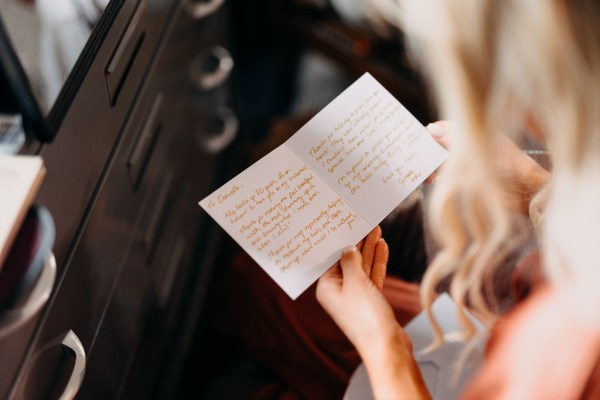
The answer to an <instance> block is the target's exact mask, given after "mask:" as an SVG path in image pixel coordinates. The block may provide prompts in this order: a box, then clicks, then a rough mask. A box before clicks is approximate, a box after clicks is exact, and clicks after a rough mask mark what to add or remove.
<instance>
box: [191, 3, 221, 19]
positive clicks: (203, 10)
mask: <svg viewBox="0 0 600 400" xmlns="http://www.w3.org/2000/svg"><path fill="white" fill-rule="evenodd" d="M223 3H225V0H210V1H204V2H201V1H193V0H187V2H186V4H185V10H186V12H187V13H188V15H189V16H190V17H192V18H194V19H202V18H205V17H207V16H209V15H211V14H213V13H214V12H215V11H217V10H218V9H219V8H221V6H222V5H223Z"/></svg>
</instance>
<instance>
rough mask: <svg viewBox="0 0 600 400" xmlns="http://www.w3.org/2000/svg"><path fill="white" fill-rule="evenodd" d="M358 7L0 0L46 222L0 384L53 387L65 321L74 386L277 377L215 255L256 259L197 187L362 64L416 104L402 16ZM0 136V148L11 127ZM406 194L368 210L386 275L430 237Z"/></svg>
mask: <svg viewBox="0 0 600 400" xmlns="http://www.w3.org/2000/svg"><path fill="white" fill-rule="evenodd" d="M373 10H374V8H373V6H372V5H370V4H369V2H368V1H360V0H255V1H244V0H0V16H1V22H2V25H0V28H2V29H1V30H0V56H1V63H0V66H1V67H2V70H1V71H0V72H1V74H0V78H1V80H0V114H1V115H0V117H2V118H4V119H6V120H7V121H9V120H10V121H13V122H14V121H16V120H15V119H11V118H12V117H14V116H15V115H19V116H20V117H22V118H21V119H19V120H18V121H22V126H20V127H19V129H18V132H20V133H19V134H20V135H21V136H22V137H21V139H20V141H19V140H17V141H16V142H18V143H19V145H18V149H17V150H16V153H18V154H21V155H41V156H42V157H43V159H44V163H45V165H46V170H47V173H46V176H45V178H44V183H43V185H42V187H41V189H40V191H39V193H38V194H37V196H36V197H35V203H36V204H39V205H42V206H44V207H45V208H47V209H48V210H49V212H50V214H51V215H52V217H53V220H54V223H55V225H56V232H57V234H56V239H55V242H54V246H53V253H54V255H55V256H56V263H57V271H56V283H55V284H54V285H53V286H52V287H51V288H50V290H51V295H50V297H49V300H48V301H47V302H45V303H44V304H42V305H41V306H40V308H39V309H37V310H36V311H35V313H31V315H28V316H27V318H24V319H23V323H22V326H21V325H19V328H18V329H16V328H15V329H13V330H11V333H10V334H7V335H5V336H2V335H0V377H2V378H0V397H2V398H3V397H13V396H15V397H19V395H23V394H25V395H24V397H26V398H52V397H58V396H59V394H60V393H63V392H64V387H65V386H67V387H68V385H70V384H72V381H73V379H72V378H70V377H72V376H74V375H73V374H71V373H70V371H71V370H73V369H74V368H75V369H76V367H77V365H78V364H77V362H76V361H77V360H78V357H80V356H77V355H76V354H75V356H74V355H73V351H63V350H61V351H54V350H52V349H53V348H54V347H56V346H58V347H60V343H61V340H62V338H63V337H64V336H65V333H66V332H67V331H73V332H74V333H75V334H76V335H77V337H78V340H79V341H80V342H81V343H80V344H81V347H82V348H83V350H84V352H85V356H84V358H85V359H86V361H87V364H86V367H85V374H83V372H82V373H81V374H82V376H83V383H81V382H79V383H80V385H81V386H80V388H79V392H77V391H76V390H75V392H77V393H78V395H77V396H78V397H79V398H103V399H106V398H186V397H187V396H188V395H189V393H194V396H193V397H194V398H249V397H251V395H252V393H254V392H255V391H256V390H257V389H260V387H261V386H263V385H266V384H268V383H270V382H274V381H277V380H278V377H277V374H276V373H275V372H274V371H270V370H268V369H265V368H264V367H263V366H262V365H261V363H260V362H258V361H257V360H256V359H255V358H254V357H253V356H252V355H251V354H249V353H248V352H246V350H245V348H244V346H243V344H242V343H241V342H240V338H239V333H240V328H239V326H237V325H236V323H237V322H239V321H236V319H237V318H238V317H240V316H236V315H235V314H232V311H231V302H232V299H235V298H236V293H234V292H233V290H234V289H232V286H231V285H230V283H231V279H232V276H231V275H230V271H231V269H232V265H237V266H242V267H243V268H246V269H249V270H252V271H255V272H256V273H259V274H262V273H263V272H262V271H261V270H259V267H258V266H256V265H255V264H252V262H251V261H250V260H249V259H248V258H247V257H244V255H243V252H242V251H241V249H239V247H238V246H237V245H236V244H235V243H234V242H233V241H232V240H231V239H230V238H229V237H228V236H227V235H226V234H225V233H224V232H223V231H222V230H221V229H220V228H219V227H218V226H217V225H216V224H215V223H214V222H213V221H212V220H211V219H210V218H209V217H208V216H207V215H206V214H205V213H203V212H202V210H201V209H200V208H199V207H198V206H197V202H198V201H199V200H201V199H202V198H203V197H204V196H206V195H208V194H209V193H211V192H212V191H213V190H215V189H216V188H218V187H219V186H220V185H222V184H223V183H224V182H226V181H227V180H229V179H231V178H232V177H233V176H235V175H237V174H238V173H239V172H240V171H242V170H243V169H245V168H246V167H248V166H249V165H251V164H252V163H253V162H255V161H257V160H258V159H259V158H261V157H262V156H264V155H265V154H267V153H268V152H270V151H271V150H273V149H274V148H275V147H277V146H279V145H280V144H282V143H283V142H284V141H285V140H286V139H287V138H288V137H289V136H291V135H292V134H293V133H294V132H295V131H296V130H297V129H299V128H300V127H301V126H302V125H303V124H304V123H305V122H307V121H308V120H309V119H310V118H311V117H312V116H313V115H314V114H316V113H317V112H318V111H319V110H320V109H321V108H322V107H323V106H325V105H326V104H327V103H329V102H330V101H331V100H333V99H334V98H335V97H336V96H337V95H338V94H339V93H341V92H342V91H343V90H344V89H345V88H346V87H347V86H348V85H349V84H351V83H352V82H353V81H354V80H355V79H357V78H358V77H359V76H361V75H362V74H364V73H365V72H369V73H371V74H372V75H373V76H374V77H375V78H376V79H377V80H378V81H379V82H381V83H382V84H383V86H385V87H386V88H387V89H388V90H389V91H390V92H391V93H392V94H393V95H394V96H395V97H396V98H397V99H398V100H399V101H400V102H401V103H402V104H403V105H404V106H405V107H406V108H408V109H409V110H410V111H411V112H412V113H413V114H414V115H415V116H416V117H417V119H419V120H420V121H421V122H422V123H423V124H427V123H428V122H430V121H433V120H435V116H436V112H435V109H434V108H433V106H432V104H431V101H430V98H429V96H428V91H427V88H426V87H425V85H424V83H423V80H422V77H421V76H420V73H419V71H418V69H417V68H416V67H415V65H413V64H412V63H411V60H410V59H409V57H408V55H407V53H406V48H405V41H404V36H403V33H402V31H401V30H400V29H398V28H395V27H393V26H391V25H390V24H389V23H387V22H386V21H385V19H384V18H382V17H381V16H380V15H378V14H377V13H376V12H374V11H373ZM11 123H12V122H11ZM0 125H1V124H0ZM7 132H8V131H6V132H1V131H0V144H7V143H12V142H13V141H15V139H14V138H13V136H10V135H8V133H7ZM7 148H8V147H7ZM11 149H14V146H13V147H11ZM14 152H15V151H13V153H14ZM0 190H1V189H0ZM422 198H423V191H422V190H417V191H416V192H415V193H414V194H413V195H412V196H410V197H409V199H407V200H406V201H405V202H404V203H403V204H401V205H400V206H399V207H398V209H397V210H395V211H394V212H393V213H392V214H391V215H390V216H389V217H388V218H387V219H386V220H385V221H384V222H383V223H382V228H383V232H384V237H385V238H386V241H387V242H388V243H389V244H390V246H391V247H392V248H394V249H395V251H393V252H392V254H391V259H390V263H389V265H390V267H389V273H391V274H394V275H396V276H399V277H401V278H403V279H405V280H408V281H412V282H418V281H419V280H420V278H421V275H422V273H423V270H424V268H425V265H426V263H427V254H429V252H430V251H431V249H430V247H431V245H430V244H428V243H426V242H425V241H424V240H423V215H422V212H421V204H422ZM1 279H2V276H1V275H0V280H1ZM266 284H267V285H275V284H274V283H273V282H270V281H269V282H267V283H266ZM271 289H272V288H271ZM265 290H267V289H265ZM269 290H270V289H269ZM0 306H1V304H0ZM6 307H8V306H6ZM11 307H12V306H11ZM7 309H8V308H7ZM1 310H2V308H0V311H1ZM1 315H2V314H0V316H1ZM309 317H310V316H307V318H309ZM0 328H1V324H0ZM243 329H248V330H252V329H253V326H247V327H245V328H243ZM0 332H1V329H0ZM63 347H64V346H63ZM49 349H50V350H49ZM75 353H77V352H75ZM76 386H77V385H76Z"/></svg>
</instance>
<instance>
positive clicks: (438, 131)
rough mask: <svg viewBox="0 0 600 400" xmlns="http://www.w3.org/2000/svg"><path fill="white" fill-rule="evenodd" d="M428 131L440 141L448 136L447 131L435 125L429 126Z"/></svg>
mask: <svg viewBox="0 0 600 400" xmlns="http://www.w3.org/2000/svg"><path fill="white" fill-rule="evenodd" d="M427 130H428V131H429V133H431V134H432V135H433V136H435V137H436V138H438V139H441V138H443V137H444V135H445V134H446V130H445V129H444V128H442V127H441V126H439V125H438V124H434V123H431V124H429V125H427Z"/></svg>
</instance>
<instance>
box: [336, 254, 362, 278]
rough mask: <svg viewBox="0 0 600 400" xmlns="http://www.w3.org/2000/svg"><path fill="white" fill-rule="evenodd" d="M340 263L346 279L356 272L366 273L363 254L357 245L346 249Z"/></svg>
mask: <svg viewBox="0 0 600 400" xmlns="http://www.w3.org/2000/svg"><path fill="white" fill-rule="evenodd" d="M340 265H341V267H342V274H343V276H344V279H345V278H346V277H348V276H351V275H354V274H359V273H362V274H364V271H363V269H362V255H361V254H360V251H358V249H357V248H356V246H350V247H347V248H345V249H344V251H343V252H342V257H341V258H340Z"/></svg>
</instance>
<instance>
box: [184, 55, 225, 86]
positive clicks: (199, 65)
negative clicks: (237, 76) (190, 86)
mask: <svg viewBox="0 0 600 400" xmlns="http://www.w3.org/2000/svg"><path fill="white" fill-rule="evenodd" d="M207 69H209V70H208V71H207ZM232 69H233V57H232V56H231V53H230V52H229V51H228V50H227V49H226V48H224V47H222V46H214V47H213V48H212V49H210V51H208V52H205V53H204V52H203V53H200V54H198V55H196V56H195V57H194V59H193V60H192V64H191V68H190V75H191V78H192V82H193V83H194V84H195V85H196V87H197V88H198V89H200V90H210V89H213V88H215V87H217V86H219V85H220V84H221V83H223V82H225V80H226V79H227V78H228V77H229V75H230V74H231V70H232Z"/></svg>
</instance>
